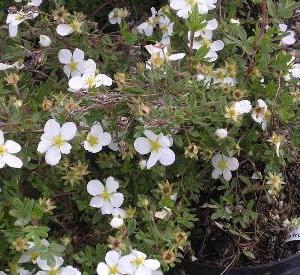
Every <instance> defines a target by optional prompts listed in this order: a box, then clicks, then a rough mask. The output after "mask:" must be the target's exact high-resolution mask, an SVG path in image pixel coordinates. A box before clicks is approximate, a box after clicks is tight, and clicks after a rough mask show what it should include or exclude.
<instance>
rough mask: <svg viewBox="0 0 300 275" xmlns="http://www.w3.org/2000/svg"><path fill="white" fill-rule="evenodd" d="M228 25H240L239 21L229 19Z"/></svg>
mask: <svg viewBox="0 0 300 275" xmlns="http://www.w3.org/2000/svg"><path fill="white" fill-rule="evenodd" d="M230 23H231V24H237V25H240V20H238V19H233V18H231V19H230Z"/></svg>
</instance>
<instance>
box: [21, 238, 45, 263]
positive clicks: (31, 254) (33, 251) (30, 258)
mask: <svg viewBox="0 0 300 275" xmlns="http://www.w3.org/2000/svg"><path fill="white" fill-rule="evenodd" d="M41 243H42V245H43V246H46V247H48V246H49V242H48V241H47V240H46V239H43V240H42V241H41ZM27 244H28V250H27V251H25V252H23V254H22V255H21V257H20V259H19V261H18V263H20V264H23V263H28V262H31V263H33V264H36V263H37V260H38V259H39V257H40V255H39V251H38V250H37V248H36V245H35V243H34V242H27Z"/></svg>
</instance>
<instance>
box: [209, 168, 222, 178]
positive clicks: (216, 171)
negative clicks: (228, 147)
mask: <svg viewBox="0 0 300 275" xmlns="http://www.w3.org/2000/svg"><path fill="white" fill-rule="evenodd" d="M220 175H222V170H220V169H218V168H215V169H214V170H213V171H212V174H211V176H212V178H213V179H215V180H216V179H217V178H218V177H219V176H220Z"/></svg>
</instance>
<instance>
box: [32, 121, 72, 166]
mask: <svg viewBox="0 0 300 275" xmlns="http://www.w3.org/2000/svg"><path fill="white" fill-rule="evenodd" d="M76 132H77V128H76V125H75V123H73V122H66V123H64V124H63V125H62V126H60V124H59V123H58V122H57V121H56V120H55V119H49V120H48V121H47V122H46V124H45V126H44V134H43V135H42V136H41V141H40V143H39V145H38V148H37V151H38V152H39V153H42V154H43V153H46V155H45V160H46V162H47V163H48V164H50V165H56V164H58V163H59V161H60V159H61V154H66V155H67V154H70V151H71V149H72V146H71V144H70V143H68V141H70V140H71V139H73V138H74V137H75V135H76Z"/></svg>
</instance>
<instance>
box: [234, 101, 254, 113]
mask: <svg viewBox="0 0 300 275" xmlns="http://www.w3.org/2000/svg"><path fill="white" fill-rule="evenodd" d="M234 108H235V110H236V112H237V113H238V114H240V115H242V114H246V113H250V112H251V109H252V105H251V102H250V101H249V100H240V101H237V102H235V103H234Z"/></svg>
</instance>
